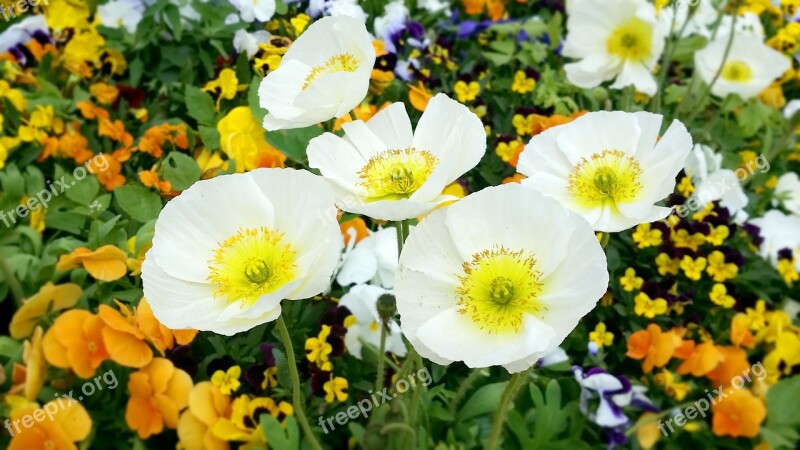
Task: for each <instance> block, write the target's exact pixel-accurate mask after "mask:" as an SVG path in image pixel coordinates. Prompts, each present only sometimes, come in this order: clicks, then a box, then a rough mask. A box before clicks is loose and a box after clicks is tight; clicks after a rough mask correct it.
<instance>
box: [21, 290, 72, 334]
mask: <svg viewBox="0 0 800 450" xmlns="http://www.w3.org/2000/svg"><path fill="white" fill-rule="evenodd" d="M81 295H83V289H81V287H80V286H78V285H77V284H72V283H65V284H59V285H54V284H53V283H50V282H47V283H45V285H44V286H42V287H41V289H39V292H37V293H36V294H34V295H33V296H32V297H31V298H29V299H28V300H27V301H26V302H25V303H23V304H22V306H21V307H20V308H19V309H18V310H17V312H15V313H14V317H12V318H11V324H10V325H9V326H8V331H9V334H10V335H11V337H13V338H14V339H23V338H26V337H28V336H30V335H31V333H32V332H33V329H34V328H35V327H36V325H37V324H38V323H39V319H40V318H41V317H42V316H44V315H45V314H47V313H48V312H50V311H63V310H65V309H67V308H72V307H73V306H75V303H78V299H80V298H81Z"/></svg>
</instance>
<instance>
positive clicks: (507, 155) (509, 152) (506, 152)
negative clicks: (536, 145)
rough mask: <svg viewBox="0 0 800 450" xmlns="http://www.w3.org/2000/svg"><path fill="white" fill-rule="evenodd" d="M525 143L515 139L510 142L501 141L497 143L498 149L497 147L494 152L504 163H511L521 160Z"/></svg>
mask: <svg viewBox="0 0 800 450" xmlns="http://www.w3.org/2000/svg"><path fill="white" fill-rule="evenodd" d="M522 148H523V143H522V140H520V139H514V140H513V141H510V142H505V141H501V142H498V143H497V147H495V149H494V151H495V153H497V156H499V157H500V159H502V160H503V162H509V161H511V160H516V159H517V158H519V154H520V153H521V152H522Z"/></svg>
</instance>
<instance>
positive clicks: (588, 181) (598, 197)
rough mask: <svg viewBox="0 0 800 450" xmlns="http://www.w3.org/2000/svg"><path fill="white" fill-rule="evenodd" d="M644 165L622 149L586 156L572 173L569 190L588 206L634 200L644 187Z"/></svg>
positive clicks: (582, 203) (600, 205)
mask: <svg viewBox="0 0 800 450" xmlns="http://www.w3.org/2000/svg"><path fill="white" fill-rule="evenodd" d="M641 174H642V169H641V168H640V167H639V163H637V162H636V160H634V159H633V158H632V157H630V156H628V155H627V154H626V153H624V152H621V151H619V150H603V151H602V152H600V153H595V154H593V155H592V157H591V159H586V158H583V159H582V160H581V161H580V162H579V163H578V165H577V166H575V169H574V170H573V172H572V174H570V176H569V187H568V189H569V192H570V194H572V196H573V197H574V198H575V200H577V202H578V203H579V204H580V205H581V206H584V207H587V208H595V207H603V206H609V207H611V208H614V209H616V205H617V204H618V203H624V202H630V201H632V200H634V199H635V198H636V196H637V195H638V194H639V192H640V191H641V190H642V184H641V183H640V182H639V178H640V176H641Z"/></svg>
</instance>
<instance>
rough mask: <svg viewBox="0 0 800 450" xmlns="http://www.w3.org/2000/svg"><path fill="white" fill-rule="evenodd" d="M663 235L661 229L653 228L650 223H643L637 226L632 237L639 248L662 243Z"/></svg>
mask: <svg viewBox="0 0 800 450" xmlns="http://www.w3.org/2000/svg"><path fill="white" fill-rule="evenodd" d="M661 235H662V233H661V230H658V229H653V228H651V225H650V224H649V223H642V224H639V225H637V226H636V231H634V232H633V235H632V236H631V237H632V238H633V242H635V243H636V245H637V246H638V247H639V248H647V247H653V246H656V245H661V242H662V239H661Z"/></svg>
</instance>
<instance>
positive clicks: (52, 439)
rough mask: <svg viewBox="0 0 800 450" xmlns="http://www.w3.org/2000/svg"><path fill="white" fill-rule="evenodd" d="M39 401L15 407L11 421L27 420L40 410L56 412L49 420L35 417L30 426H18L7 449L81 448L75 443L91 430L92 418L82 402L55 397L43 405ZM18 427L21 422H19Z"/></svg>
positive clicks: (59, 449) (55, 449)
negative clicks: (38, 403)
mask: <svg viewBox="0 0 800 450" xmlns="http://www.w3.org/2000/svg"><path fill="white" fill-rule="evenodd" d="M38 406H39V405H37V404H36V403H26V404H24V405H23V406H21V407H17V408H12V411H11V414H10V416H11V423H16V424H19V423H20V421H22V423H23V424H24V423H26V421H27V420H28V418H30V417H34V418H36V417H37V416H38V415H39V413H40V412H44V411H55V414H53V415H52V416H47V418H46V420H41V421H39V420H34V421H32V422H33V424H32V425H31V427H29V428H28V427H26V428H22V427H20V428H18V429H17V433H16V434H15V435H14V437H13V438H11V442H10V443H9V444H8V450H32V449H54V450H62V449H63V450H67V449H76V448H78V447H77V446H76V445H75V443H76V442H80V441H83V440H84V439H86V438H87V437H88V436H89V433H90V432H91V431H92V418H91V417H90V416H89V413H87V412H86V409H84V407H83V406H81V404H80V403H79V402H71V401H64V400H62V399H60V398H59V399H56V400H53V401H51V402H49V403H47V404H45V405H44V406H42V408H37V407H38ZM17 426H18V425H17Z"/></svg>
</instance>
